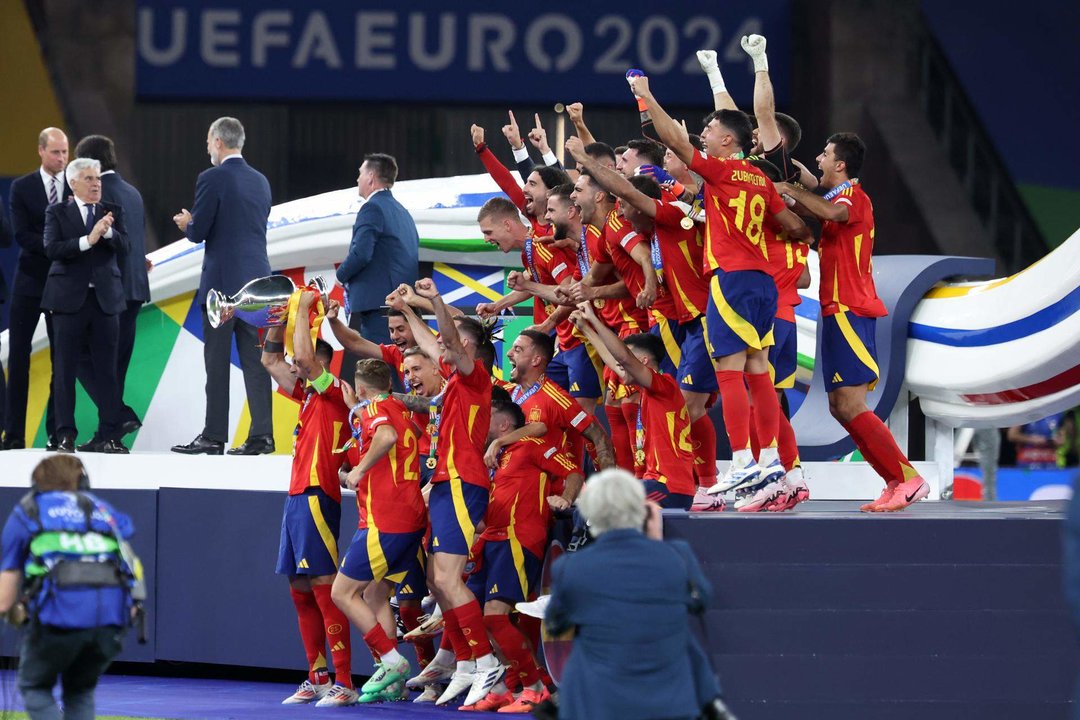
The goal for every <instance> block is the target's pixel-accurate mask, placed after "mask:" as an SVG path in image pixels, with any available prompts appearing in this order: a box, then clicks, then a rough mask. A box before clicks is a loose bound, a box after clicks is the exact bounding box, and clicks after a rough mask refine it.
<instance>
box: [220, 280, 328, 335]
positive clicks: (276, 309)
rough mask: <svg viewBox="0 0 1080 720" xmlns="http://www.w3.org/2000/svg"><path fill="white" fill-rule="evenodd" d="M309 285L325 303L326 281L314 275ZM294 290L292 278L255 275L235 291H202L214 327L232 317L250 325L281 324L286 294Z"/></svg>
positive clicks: (271, 325)
mask: <svg viewBox="0 0 1080 720" xmlns="http://www.w3.org/2000/svg"><path fill="white" fill-rule="evenodd" d="M311 287H312V288H313V289H314V290H316V291H317V292H318V293H319V295H320V296H321V298H322V301H323V305H324V306H325V305H326V304H327V301H328V299H329V294H328V292H327V289H326V282H325V281H324V280H323V279H322V278H321V277H318V276H317V277H315V279H314V280H312V281H311ZM296 290H297V288H296V285H295V284H293V281H292V280H290V279H289V278H287V277H286V276H284V275H270V276H269V277H261V278H256V279H254V280H252V281H251V282H249V283H248V284H247V285H245V286H244V287H242V288H240V290H239V291H237V293H236V294H235V295H226V294H225V293H223V292H220V291H218V290H210V292H208V293H207V294H206V317H207V319H208V320H209V321H210V326H211V327H214V328H217V327H220V326H221V324H222V323H225V322H228V321H229V320H231V319H232V318H233V317H237V318H239V319H241V320H243V321H244V322H246V323H247V324H248V325H252V326H254V327H274V326H276V325H285V324H286V321H287V320H288V312H286V308H288V305H289V298H291V297H292V296H293V293H295V292H296Z"/></svg>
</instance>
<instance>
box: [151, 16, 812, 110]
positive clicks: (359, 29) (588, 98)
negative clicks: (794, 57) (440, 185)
mask: <svg viewBox="0 0 1080 720" xmlns="http://www.w3.org/2000/svg"><path fill="white" fill-rule="evenodd" d="M136 12H137V37H136V53H137V65H136V67H137V71H136V73H137V75H136V88H137V93H138V95H139V97H140V98H143V99H152V98H161V99H179V98H226V97H227V98H237V97H242V98H246V99H267V100H276V99H313V100H317V99H323V100H353V99H371V100H384V101H389V100H405V101H412V102H416V101H423V102H427V101H441V102H454V103H461V102H476V103H489V102H490V103H504V102H514V101H562V102H567V101H572V100H582V101H584V102H586V103H590V102H591V103H623V102H626V101H627V99H628V91H627V88H626V86H625V85H624V84H622V83H621V82H617V81H618V80H620V79H621V78H622V76H623V75H624V74H625V72H626V70H627V68H631V67H636V68H640V69H642V70H644V71H645V72H646V73H647V74H648V75H650V76H651V77H653V78H654V79H655V91H656V93H657V97H658V98H660V99H661V100H663V101H664V102H665V103H667V104H673V105H675V104H693V105H708V104H709V95H710V93H709V86H708V83H707V81H706V80H705V76H704V74H703V73H702V71H701V69H700V67H699V66H698V61H697V58H696V56H695V52H696V51H697V50H702V49H711V50H716V51H717V55H718V59H719V61H720V63H721V69H722V70H723V72H724V76H725V80H726V81H727V83H728V88H729V90H730V91H731V92H732V94H733V95H734V96H735V97H736V98H737V99H738V101H739V102H740V105H741V106H747V107H748V106H749V105H750V101H751V98H752V96H753V67H752V65H750V64H749V59H748V58H747V56H746V54H745V53H744V52H743V51H742V49H741V47H740V46H739V38H740V37H741V36H743V35H747V34H750V33H762V34H764V35H765V36H766V37H767V38H768V42H769V55H770V56H771V58H772V62H771V63H770V72H771V74H772V81H773V85H774V87H775V89H776V92H777V96H778V101H779V103H780V104H781V106H782V105H783V104H784V102H785V100H786V94H787V85H788V83H787V68H788V67H789V62H788V59H789V57H790V49H789V48H790V34H791V33H790V24H791V20H790V12H789V0H755V2H752V3H751V2H721V1H720V0H711V1H706V2H697V3H691V2H674V3H657V2H655V1H654V0H650V1H648V2H642V1H641V0H625V1H619V0H591V1H590V2H577V3H539V2H538V3H508V2H498V3H496V2H490V0H486V1H483V2H481V1H478V0H462V1H459V2H449V3H448V2H437V1H436V0H409V1H407V2H401V1H400V0H361V1H360V2H343V1H340V0H339V1H337V2H335V1H334V0H284V1H278V0H137V10H136ZM570 96H573V97H570Z"/></svg>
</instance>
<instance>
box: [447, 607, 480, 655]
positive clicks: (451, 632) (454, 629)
mask: <svg viewBox="0 0 1080 720" xmlns="http://www.w3.org/2000/svg"><path fill="white" fill-rule="evenodd" d="M447 637H449V638H450V646H451V647H452V648H453V649H454V659H455V660H457V661H458V662H465V661H467V660H472V658H473V654H472V649H471V648H470V647H469V643H467V642H466V641H465V635H464V634H462V632H461V624H460V623H459V621H458V614H457V608H451V609H449V610H443V638H444V640H445V638H447Z"/></svg>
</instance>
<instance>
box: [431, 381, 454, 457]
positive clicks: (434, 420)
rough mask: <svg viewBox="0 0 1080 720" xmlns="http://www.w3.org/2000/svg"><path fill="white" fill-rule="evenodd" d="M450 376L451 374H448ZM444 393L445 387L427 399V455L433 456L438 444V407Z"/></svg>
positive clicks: (439, 416)
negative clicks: (429, 428) (429, 443)
mask: <svg viewBox="0 0 1080 720" xmlns="http://www.w3.org/2000/svg"><path fill="white" fill-rule="evenodd" d="M455 372H456V371H455ZM450 377H451V378H452V377H453V375H451V376H450ZM446 382H447V384H449V383H450V378H447V381H446ZM445 394H446V389H445V388H443V391H442V392H441V393H439V394H438V395H436V396H435V397H433V398H431V399H430V400H428V418H429V420H428V422H429V423H430V424H431V449H430V450H429V451H428V457H431V458H433V457H435V447H436V446H437V445H438V444H439V426H440V425H442V413H441V412H440V411H439V409H440V408H441V407H442V401H443V395H445Z"/></svg>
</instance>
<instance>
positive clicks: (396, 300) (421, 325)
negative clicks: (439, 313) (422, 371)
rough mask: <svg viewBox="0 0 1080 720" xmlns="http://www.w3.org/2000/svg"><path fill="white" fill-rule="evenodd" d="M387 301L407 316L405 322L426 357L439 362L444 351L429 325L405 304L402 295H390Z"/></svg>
mask: <svg viewBox="0 0 1080 720" xmlns="http://www.w3.org/2000/svg"><path fill="white" fill-rule="evenodd" d="M386 301H387V303H389V304H390V307H392V308H394V309H395V310H400V311H401V312H402V314H404V315H405V321H406V322H407V323H409V328H410V329H411V330H412V333H413V339H414V340H416V345H417V347H419V348H420V349H421V350H423V351H424V354H425V355H427V356H428V357H429V358H432V359H433V360H435V361H436V362H437V361H438V358H439V357H440V356H441V355H442V349H441V348H440V347H439V341H438V339H436V337H435V336H434V335H432V334H431V328H430V327H429V326H428V324H427V323H426V322H424V321H423V319H422V318H421V317H420V316H419V315H417V314H416V311H415V310H413V309H412V308H411V307H410V306H409V304H408V303H407V302H405V298H403V297H401V295H398V294H397V293H390V296H389V297H387V298H386Z"/></svg>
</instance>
